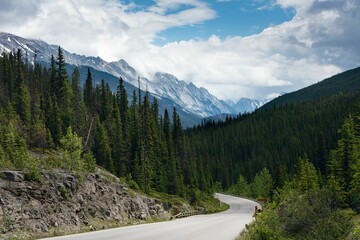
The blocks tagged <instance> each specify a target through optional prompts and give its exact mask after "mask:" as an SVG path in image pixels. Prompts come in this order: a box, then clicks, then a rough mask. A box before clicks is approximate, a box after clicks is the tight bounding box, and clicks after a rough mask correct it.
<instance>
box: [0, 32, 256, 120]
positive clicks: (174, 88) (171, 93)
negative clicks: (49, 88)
mask: <svg viewBox="0 0 360 240" xmlns="http://www.w3.org/2000/svg"><path fill="white" fill-rule="evenodd" d="M18 48H20V49H22V51H23V52H24V53H25V60H26V61H28V62H30V63H34V61H36V62H39V63H41V64H44V65H49V62H50V59H51V55H54V56H57V52H58V46H56V45H49V44H47V43H46V42H44V41H41V40H33V39H25V38H22V37H19V36H15V35H13V34H9V33H0V52H1V51H7V52H9V51H12V50H17V49H18ZM63 54H64V57H65V61H66V62H67V63H68V64H69V65H75V66H79V67H81V66H82V67H90V68H91V69H93V70H96V71H98V74H96V75H95V74H94V78H95V81H100V80H101V79H96V76H99V75H100V76H104V75H106V74H110V75H112V76H114V77H115V78H119V77H122V78H123V79H124V81H125V82H127V83H129V84H131V85H132V86H134V87H138V77H139V76H140V74H139V73H138V72H137V71H136V70H135V69H134V68H133V67H131V66H130V65H129V64H128V63H127V62H126V61H125V60H123V59H120V60H119V61H115V62H106V61H104V60H103V59H101V58H100V57H88V56H84V55H79V54H75V53H70V52H68V51H66V50H63ZM84 78H85V76H83V77H82V79H84ZM104 80H105V81H109V79H108V78H104ZM110 86H112V87H113V90H115V86H116V85H115V84H110ZM140 87H141V89H142V90H144V91H145V90H148V91H149V92H150V93H151V94H152V95H153V96H156V97H157V98H158V99H160V101H161V100H165V101H166V104H162V105H164V107H167V108H168V109H171V108H172V107H173V106H176V107H177V110H178V111H179V115H180V117H181V118H182V119H183V118H184V119H188V123H186V124H185V125H192V124H195V123H198V122H200V119H201V118H204V117H209V116H214V115H219V114H224V113H225V114H238V113H239V112H240V113H243V112H252V111H254V110H255V109H256V108H258V107H260V106H261V105H262V104H263V102H262V101H258V100H251V99H245V98H242V99H240V100H239V102H237V103H234V104H229V103H227V102H225V101H222V100H219V99H218V98H216V97H215V96H214V95H212V94H210V93H209V92H208V91H207V90H206V89H205V88H198V87H197V86H195V85H194V84H193V83H186V82H185V81H181V80H179V79H177V78H176V77H175V76H173V75H171V74H168V73H160V72H158V73H155V74H153V77H152V78H151V79H147V78H141V79H140ZM127 90H128V89H127ZM129 90H130V89H129ZM131 90H132V89H131ZM128 93H129V95H131V93H132V91H128ZM160 105H161V104H160ZM182 115H185V116H182Z"/></svg>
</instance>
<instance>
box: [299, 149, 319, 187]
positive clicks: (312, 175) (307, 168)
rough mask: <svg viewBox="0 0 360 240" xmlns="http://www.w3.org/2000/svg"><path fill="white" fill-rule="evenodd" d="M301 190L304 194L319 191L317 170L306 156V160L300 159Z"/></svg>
mask: <svg viewBox="0 0 360 240" xmlns="http://www.w3.org/2000/svg"><path fill="white" fill-rule="evenodd" d="M299 188H300V191H302V192H304V193H306V192H309V191H310V190H318V189H319V178H318V175H317V172H316V169H315V167H314V165H313V164H312V163H311V162H310V161H309V159H308V157H307V156H306V155H305V157H304V158H300V176H299Z"/></svg>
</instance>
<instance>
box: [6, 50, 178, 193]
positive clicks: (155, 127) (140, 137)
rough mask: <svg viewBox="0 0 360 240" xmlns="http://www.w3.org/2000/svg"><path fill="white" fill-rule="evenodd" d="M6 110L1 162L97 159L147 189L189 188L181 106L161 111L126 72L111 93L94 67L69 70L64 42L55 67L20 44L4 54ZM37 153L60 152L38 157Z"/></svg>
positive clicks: (21, 165) (70, 163)
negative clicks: (27, 55)
mask: <svg viewBox="0 0 360 240" xmlns="http://www.w3.org/2000/svg"><path fill="white" fill-rule="evenodd" d="M81 78H86V80H85V84H84V86H80V79H81ZM128 94H132V99H133V100H132V102H130V103H129V102H128V96H127V95H128ZM0 116H1V117H0V134H1V138H0V167H1V168H12V169H27V170H31V172H33V173H34V174H35V173H36V171H40V170H41V169H43V168H46V167H52V168H64V169H69V170H76V171H85V170H88V169H91V168H93V167H94V165H93V162H94V158H95V160H96V163H97V165H99V166H101V167H104V168H106V169H107V170H109V171H110V172H112V173H115V174H116V175H117V176H119V177H124V178H127V179H128V181H130V182H132V183H133V184H135V185H138V186H139V187H140V188H141V189H142V190H143V191H145V192H148V191H149V190H150V189H155V190H158V191H162V192H167V193H172V194H180V195H181V194H183V181H182V172H181V167H180V163H179V161H178V159H179V154H180V153H181V142H182V141H181V140H180V139H181V138H182V127H181V124H180V119H179V116H178V115H177V113H176V109H174V111H173V114H172V116H169V113H168V112H167V111H165V112H164V115H163V116H160V115H159V110H158V105H157V101H156V99H154V100H153V101H152V103H150V100H149V97H148V95H147V94H145V96H141V92H140V91H139V92H136V91H134V92H132V93H127V92H126V90H125V88H124V87H123V81H122V79H121V78H120V80H119V85H118V87H117V91H116V92H115V93H113V92H112V91H111V90H110V87H109V86H108V84H106V83H105V81H104V80H103V81H101V83H100V84H99V85H94V83H93V81H92V75H91V72H90V70H89V71H88V73H87V76H80V72H79V69H77V68H76V69H75V70H74V71H73V72H72V73H70V74H68V73H67V72H66V63H65V61H64V57H63V54H62V50H61V48H60V47H59V51H58V56H56V57H52V59H51V66H50V68H49V69H46V68H43V67H42V66H41V65H39V64H37V63H35V66H33V65H30V64H28V63H27V62H26V61H24V57H23V56H22V52H21V51H20V50H19V51H17V52H16V53H10V54H6V53H3V55H2V56H1V57H0ZM28 149H30V150H31V152H30V153H29V152H28V151H27V150H28ZM34 152H35V153H38V152H43V153H48V152H54V153H55V154H52V155H51V156H50V157H48V158H46V156H48V155H49V154H48V155H46V154H45V155H44V156H43V157H40V158H36V157H34V155H35V156H36V154H34ZM44 158H45V159H44Z"/></svg>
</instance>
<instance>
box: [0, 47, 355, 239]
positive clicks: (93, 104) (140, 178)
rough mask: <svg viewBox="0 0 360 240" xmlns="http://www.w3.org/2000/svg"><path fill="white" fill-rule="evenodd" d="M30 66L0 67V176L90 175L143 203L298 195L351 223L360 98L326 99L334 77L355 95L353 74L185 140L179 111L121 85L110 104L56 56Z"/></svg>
mask: <svg viewBox="0 0 360 240" xmlns="http://www.w3.org/2000/svg"><path fill="white" fill-rule="evenodd" d="M34 60H35V63H34V65H32V64H30V63H29V61H28V60H26V59H25V58H24V56H23V55H22V52H21V51H20V50H18V51H17V52H15V53H14V52H13V53H9V54H7V53H3V54H2V56H1V57H0V135H1V138H0V167H1V168H11V169H23V170H25V171H27V172H28V176H29V178H31V179H34V180H38V177H39V175H38V174H37V173H38V172H39V171H41V170H43V169H48V168H63V169H68V170H72V171H93V170H94V168H95V164H97V165H98V166H100V167H103V168H105V169H107V170H108V171H110V172H112V173H114V174H116V175H117V176H119V177H122V178H124V179H126V180H127V181H128V183H129V184H130V185H131V186H132V187H134V188H139V189H141V190H142V191H144V192H146V193H148V192H150V191H152V190H155V191H159V192H165V193H169V194H176V195H180V196H184V197H187V198H188V199H190V200H191V201H196V196H197V193H198V192H203V193H209V194H210V193H212V192H213V191H214V190H229V191H230V192H232V193H234V194H238V195H243V196H250V197H253V198H257V197H263V198H264V197H265V198H270V199H271V198H272V199H274V200H276V199H278V202H279V203H280V202H282V201H283V200H284V199H288V200H289V199H293V200H294V199H295V198H286V197H284V196H288V195H286V194H288V193H289V192H290V193H293V192H294V191H295V192H296V194H293V195H292V196H295V195H296V196H310V195H311V196H313V198H314V199H317V198H318V197H319V199H320V200H321V201H322V200H324V199H322V197H323V196H330V195H331V196H332V197H331V199H332V200H334V199H335V200H334V201H335V202H336V207H334V206H333V205H332V206H329V207H331V208H332V207H334V209H338V208H344V207H349V206H350V207H351V208H353V209H354V210H356V211H359V209H358V206H359V204H360V200H359V199H360V197H359V189H360V184H359V176H360V160H359V159H360V155H359V154H360V140H359V138H360V120H359V116H360V115H359V106H360V105H359V103H360V91H358V90H357V89H352V88H351V89H347V90H346V91H341V89H339V91H337V92H336V91H335V90H334V89H336V88H337V87H336V86H338V84H340V82H341V81H342V77H344V79H350V80H351V83H352V84H353V83H356V84H357V82H359V81H360V80H359V78H358V70H355V71H349V72H347V73H346V74H345V75H341V74H340V75H337V76H336V79H337V81H335V82H334V83H330V84H329V82H327V85H326V86H327V88H326V89H332V90H331V91H333V92H332V93H329V91H327V93H328V94H327V95H326V96H325V95H321V96H317V97H316V98H307V99H302V100H301V101H287V100H286V99H285V101H283V102H282V103H281V104H278V105H276V104H274V105H269V106H268V107H267V108H264V109H259V110H257V111H255V112H254V113H251V114H243V115H239V116H237V117H235V118H227V119H226V121H224V122H204V123H202V124H200V125H199V126H195V127H193V128H190V129H186V130H183V128H182V126H181V119H180V118H179V116H178V114H177V112H176V109H175V108H174V109H170V110H169V111H168V110H165V111H164V113H159V109H158V105H157V100H156V99H149V96H148V94H144V96H142V94H141V91H134V92H132V93H127V92H126V90H125V88H124V86H123V80H122V78H120V79H119V84H118V87H117V90H116V92H112V91H111V90H110V87H109V85H108V84H107V83H106V81H105V79H104V80H102V81H101V83H100V84H97V85H95V84H94V82H93V80H92V75H91V71H90V70H88V73H87V75H86V76H80V72H79V70H78V69H77V68H75V70H74V71H73V72H72V73H67V71H66V62H65V60H64V56H63V54H62V50H61V48H60V47H59V49H58V55H57V56H53V57H52V58H51V64H50V67H49V68H47V67H43V66H41V65H39V64H38V63H36V59H34ZM82 79H85V81H84V85H83V86H81V82H82V81H81V80H82ZM332 86H335V87H332ZM316 88H319V85H316ZM316 91H320V90H319V89H317V90H316ZM334 91H335V92H334ZM309 92H311V88H308V89H307V93H309ZM129 94H130V95H129ZM128 96H131V97H132V100H131V101H130V102H129V101H128V99H129V98H128ZM289 186H290V187H289ZM286 189H287V190H286ZM289 189H292V190H293V191H292V190H289ZM314 189H315V190H319V191H320V189H321V191H323V192H324V194H322V195H321V194H320V196H318V195H316V193H314V192H313V191H312V190H314ZM285 193H286V194H285ZM325 193H326V194H325ZM315 195H316V196H315ZM329 198H330V197H329ZM279 199H282V200H279ZM320 200H319V201H320ZM332 200H331V201H332ZM294 201H295V200H294ZM296 201H297V200H296ZM299 201H300V202H301V200H299ZM324 201H325V200H324ZM298 203H299V202H298ZM299 204H300V203H299ZM286 206H288V205H285V209H286ZM289 211H290V210H289ZM277 214H285V215H284V216H289V215H291V213H290V212H286V211H285V212H283V211H280V212H277ZM286 214H288V215H286ZM340 215H341V214H340ZM340 215H339V216H338V215H336V216H335V215H334V216H333V217H334V218H337V217H339V218H342V215H341V216H340ZM299 221H300V220H299ZM292 230H293V229H291V226H290V230H289V231H290V232H291V231H292ZM294 231H295V230H294ZM304 234H305V233H304ZM304 236H305V235H304ZM254 239H255V238H254ZM259 239H261V238H259ZM303 239H305V238H303Z"/></svg>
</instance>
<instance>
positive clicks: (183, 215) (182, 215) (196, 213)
mask: <svg viewBox="0 0 360 240" xmlns="http://www.w3.org/2000/svg"><path fill="white" fill-rule="evenodd" d="M205 213H207V211H206V210H196V211H189V212H180V213H178V214H176V215H174V216H172V218H173V219H175V218H184V217H190V216H195V215H200V214H205Z"/></svg>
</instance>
